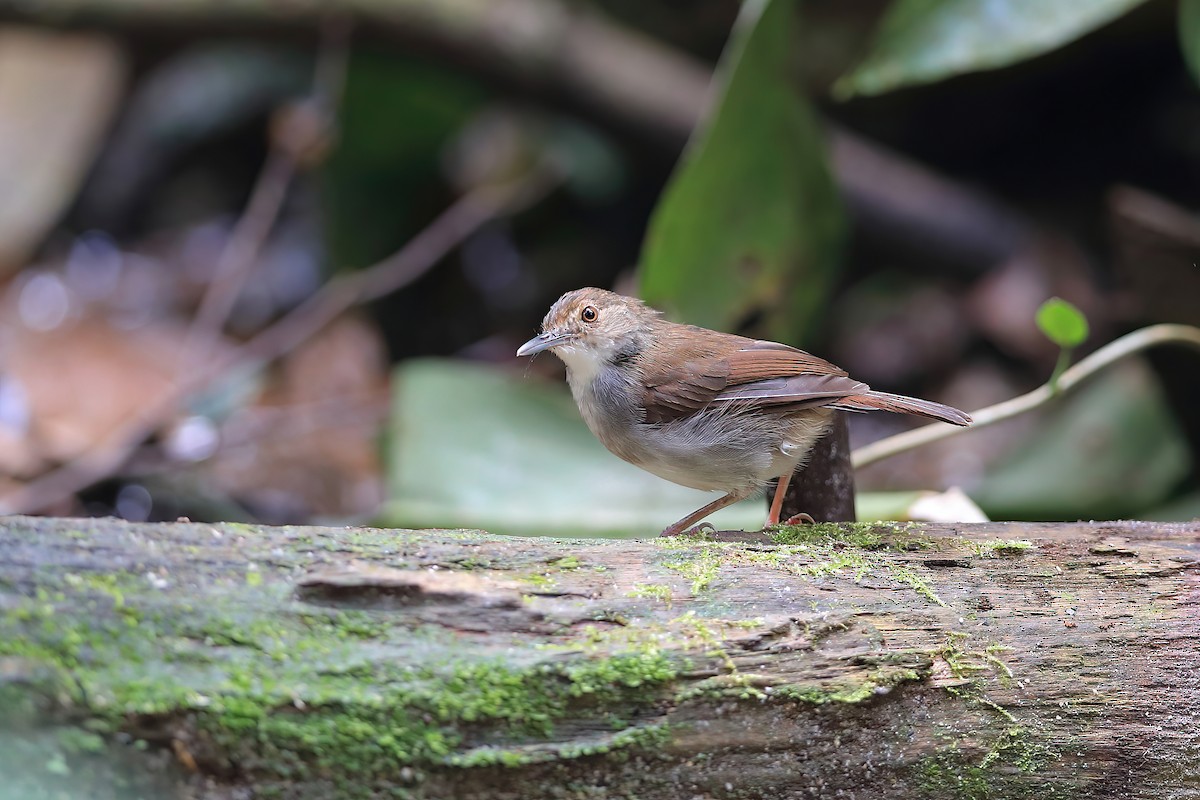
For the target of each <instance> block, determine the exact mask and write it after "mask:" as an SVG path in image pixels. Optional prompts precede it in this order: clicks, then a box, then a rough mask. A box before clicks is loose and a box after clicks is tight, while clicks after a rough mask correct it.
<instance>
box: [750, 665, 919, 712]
mask: <svg viewBox="0 0 1200 800" xmlns="http://www.w3.org/2000/svg"><path fill="white" fill-rule="evenodd" d="M919 680H921V674H920V673H919V672H917V670H915V669H911V668H903V667H882V668H880V669H876V670H873V671H871V672H870V673H868V674H867V675H866V676H864V678H863V679H862V680H857V681H851V682H843V683H834V684H829V685H818V684H804V685H801V684H791V685H787V686H776V687H774V688H773V689H772V690H771V692H770V694H771V695H772V696H773V697H777V698H779V699H782V700H792V701H796V702H800V703H807V704H811V705H824V704H826V703H862V702H864V701H866V700H870V699H871V698H873V697H877V696H879V695H883V694H887V693H888V692H889V691H891V690H892V689H893V688H894V687H896V686H899V685H900V684H902V683H907V682H909V681H919Z"/></svg>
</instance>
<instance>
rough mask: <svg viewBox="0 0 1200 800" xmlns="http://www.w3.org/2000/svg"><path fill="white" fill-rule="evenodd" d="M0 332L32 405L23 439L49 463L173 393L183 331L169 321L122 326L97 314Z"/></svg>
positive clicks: (6, 366)
mask: <svg viewBox="0 0 1200 800" xmlns="http://www.w3.org/2000/svg"><path fill="white" fill-rule="evenodd" d="M2 333H3V336H4V348H3V353H2V357H0V365H2V367H3V370H4V373H5V376H6V378H7V379H9V380H13V381H15V382H17V383H18V385H19V386H20V387H21V389H22V391H23V392H24V394H25V397H26V402H27V405H28V413H29V428H28V435H27V437H26V443H27V445H28V446H31V447H32V448H33V455H34V456H36V458H38V459H42V460H46V461H52V462H63V461H68V460H70V459H72V458H75V457H77V456H78V455H80V454H81V453H83V452H84V451H86V450H87V449H88V448H90V447H92V446H93V445H94V444H96V443H97V442H98V441H100V440H101V439H103V438H105V437H106V436H108V435H109V434H111V433H112V431H113V430H114V429H116V428H117V427H118V426H120V425H121V424H122V423H124V422H127V421H128V420H130V419H131V418H132V417H133V416H135V415H136V414H137V413H138V412H139V410H140V409H142V408H144V407H145V406H147V405H149V404H152V403H155V402H157V401H158V400H159V398H161V397H162V396H163V395H164V394H165V393H167V392H168V391H170V390H171V387H172V385H173V382H174V380H175V376H176V375H177V373H178V369H179V362H180V351H181V349H182V347H183V343H184V337H185V335H186V332H185V331H184V329H183V328H181V327H178V326H174V325H166V324H155V325H147V326H143V327H140V328H135V329H132V330H124V329H121V328H116V327H114V326H112V325H111V324H110V323H109V322H108V321H107V320H105V319H103V318H101V317H97V316H87V317H84V318H82V319H80V320H78V321H75V322H68V323H65V324H63V325H60V326H58V327H57V328H54V329H53V330H49V331H34V330H31V329H29V328H27V327H24V326H23V325H19V324H17V325H12V326H10V327H8V328H7V329H5V330H3V331H2Z"/></svg>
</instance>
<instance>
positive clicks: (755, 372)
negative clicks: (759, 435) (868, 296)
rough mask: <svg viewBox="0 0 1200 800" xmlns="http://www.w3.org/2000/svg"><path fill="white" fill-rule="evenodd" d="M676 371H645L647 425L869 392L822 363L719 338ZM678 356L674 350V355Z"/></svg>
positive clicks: (790, 350) (775, 347)
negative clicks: (708, 411)
mask: <svg viewBox="0 0 1200 800" xmlns="http://www.w3.org/2000/svg"><path fill="white" fill-rule="evenodd" d="M704 344H705V345H706V346H704V347H702V348H701V347H699V346H698V347H697V351H698V352H685V355H687V356H691V357H690V358H687V360H684V361H682V363H678V364H677V365H675V366H670V367H664V368H661V369H653V368H651V369H648V370H647V371H646V375H645V379H646V380H645V382H646V390H645V392H644V395H643V405H644V406H645V409H646V416H645V421H646V422H651V423H654V422H669V421H671V420H675V419H680V418H682V417H686V416H689V415H691V414H694V413H696V412H697V411H699V410H701V409H703V408H706V407H708V406H709V405H713V404H719V405H726V404H734V403H745V404H749V405H771V406H778V405H794V406H817V405H827V404H829V403H830V402H834V401H836V400H837V399H838V398H842V397H846V396H849V395H856V394H859V393H863V392H867V391H870V387H868V386H867V385H866V384H864V383H860V382H859V381H856V380H854V379H852V378H850V377H848V376H847V375H846V372H845V370H842V369H840V368H839V367H836V366H834V365H833V364H830V363H829V362H828V361H825V360H824V359H821V358H817V357H816V356H814V355H812V354H810V353H806V352H804V351H803V350H797V349H796V348H794V347H788V346H787V345H782V344H777V343H775V342H762V341H754V340H752V339H744V338H742V337H734V336H728V337H726V336H722V337H721V338H719V339H711V338H710V339H709V340H708V341H707V342H705V343H704ZM678 352H679V351H678V350H676V353H678Z"/></svg>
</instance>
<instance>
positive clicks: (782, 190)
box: [639, 0, 844, 341]
mask: <svg viewBox="0 0 1200 800" xmlns="http://www.w3.org/2000/svg"><path fill="white" fill-rule="evenodd" d="M797 5H798V3H796V2H795V0H768V1H766V2H764V1H763V0H747V2H746V3H745V4H743V6H742V13H741V16H740V17H739V18H738V22H737V25H736V27H735V28H734V32H733V35H732V38H731V40H730V43H729V45H728V46H727V47H726V51H725V54H724V55H723V56H722V59H721V64H720V66H719V68H718V72H717V78H716V80H717V86H718V87H719V92H718V95H717V97H716V105H715V106H714V108H713V113H712V116H711V118H710V119H709V120H708V122H707V124H706V125H705V126H704V127H703V128H702V129H699V130H698V131H697V132H696V133H695V134H694V135H693V140H692V142H691V143H690V144H689V146H688V149H687V151H686V152H685V153H684V156H683V158H682V161H681V163H680V165H679V166H678V167H677V169H676V172H675V174H674V175H673V176H672V178H671V181H670V184H669V185H668V186H667V189H666V190H665V192H664V195H663V197H662V199H661V200H660V202H659V205H658V208H657V209H656V210H655V213H654V216H653V218H652V219H651V221H650V227H649V231H648V232H647V235H646V242H645V245H644V247H643V250H642V257H641V264H640V272H639V283H640V292H641V294H642V297H643V298H644V299H646V300H647V301H649V302H650V303H651V304H652V305H655V306H657V307H659V308H662V309H664V310H666V311H667V312H668V313H670V314H671V315H672V316H673V317H674V318H676V319H680V320H685V321H687V322H692V323H695V324H697V325H704V326H706V327H710V328H719V329H725V330H729V329H731V328H734V327H736V326H737V325H739V324H740V323H744V322H745V321H746V320H747V319H751V318H757V317H758V316H759V315H760V314H762V315H763V317H762V319H763V322H764V323H765V325H764V326H763V327H764V331H763V332H764V333H765V334H769V335H772V336H774V337H776V338H780V339H785V340H793V341H794V340H797V339H800V338H802V336H803V333H804V331H805V329H806V327H807V326H808V325H811V324H812V323H813V322H814V321H815V319H814V318H815V316H816V311H817V309H818V308H819V307H820V303H821V301H822V299H824V298H825V296H826V293H827V291H828V288H829V285H830V282H831V279H832V277H833V275H834V267H835V259H836V255H837V250H838V246H839V244H840V242H841V239H842V234H843V231H844V221H843V216H842V209H841V205H840V202H839V199H838V196H837V193H836V191H835V189H834V184H833V180H832V177H831V175H830V172H829V167H828V165H827V163H826V155H825V147H824V141H823V138H822V132H821V128H820V126H819V124H818V123H817V120H816V118H815V116H814V115H813V112H812V110H811V109H810V107H809V105H808V102H807V100H806V99H805V97H804V95H803V93H802V92H801V91H800V87H799V83H798V81H797V80H796V78H795V76H794V74H793V70H792V69H791V60H790V58H789V49H790V46H791V43H792V42H793V34H794V32H795V28H796V7H797Z"/></svg>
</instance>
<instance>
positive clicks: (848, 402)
mask: <svg viewBox="0 0 1200 800" xmlns="http://www.w3.org/2000/svg"><path fill="white" fill-rule="evenodd" d="M831 405H832V406H833V407H834V408H840V409H842V410H844V411H894V412H896V413H897V414H916V415H917V416H920V417H929V418H930V419H938V420H941V421H942V422H949V423H950V424H951V425H963V426H966V425H970V424H971V416H970V415H969V414H967V413H965V412H963V411H959V410H958V409H957V408H952V407H950V406H945V405H942V404H941V403H935V402H933V401H931V400H919V399H917V398H916V397H905V396H904V395H900V394H888V393H887V392H875V391H871V392H867V393H866V394H854V395H850V396H849V397H842V398H839V399H838V401H837V402H836V403H832V404H831Z"/></svg>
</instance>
